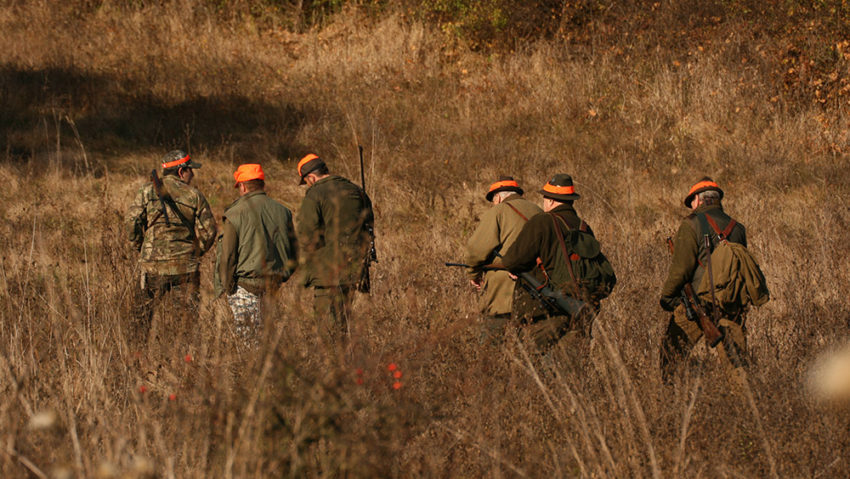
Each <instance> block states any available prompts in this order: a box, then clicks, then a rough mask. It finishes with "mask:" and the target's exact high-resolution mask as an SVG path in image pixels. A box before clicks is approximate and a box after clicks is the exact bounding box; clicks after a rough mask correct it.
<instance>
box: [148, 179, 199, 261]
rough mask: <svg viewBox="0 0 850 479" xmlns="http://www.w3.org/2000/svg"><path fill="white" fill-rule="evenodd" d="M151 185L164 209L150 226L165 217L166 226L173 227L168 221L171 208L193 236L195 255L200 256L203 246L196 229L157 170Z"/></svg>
mask: <svg viewBox="0 0 850 479" xmlns="http://www.w3.org/2000/svg"><path fill="white" fill-rule="evenodd" d="M151 183H153V190H154V193H156V197H157V198H158V199H159V204H160V206H162V209H161V210H160V212H159V214H158V215H157V216H155V217H154V219H152V220H151V221H150V224H151V225H152V224H153V223H154V221H156V220H157V219H158V218H159V217H160V216H165V224H166V225H168V226H171V222H170V221H169V220H168V209H169V208H170V209H171V212H172V213H174V214H175V215H176V216H177V219H179V220H180V224H182V225H183V227H184V228H186V229H187V230H188V231H189V234H190V235H191V236H192V246H193V247H194V249H195V254H196V255H197V256H200V253H201V245H200V241H199V240H198V235H196V234H195V228H194V227H193V226H192V223H190V222H189V220H188V219H187V218H186V216H184V215H183V213H181V212H180V209H179V208H177V204H176V203H174V198H172V197H171V194H169V193H168V192H166V191H165V189H164V185H163V184H162V180H161V179H159V176H158V175H157V174H156V169H153V170H151ZM166 204H167V205H168V208H166V206H165V205H166Z"/></svg>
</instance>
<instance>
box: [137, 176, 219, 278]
mask: <svg viewBox="0 0 850 479" xmlns="http://www.w3.org/2000/svg"><path fill="white" fill-rule="evenodd" d="M162 184H163V192H164V194H165V195H167V196H169V197H170V198H171V199H172V200H173V203H172V202H168V201H167V202H166V207H165V214H163V213H162V203H161V202H160V200H159V198H158V197H157V196H156V192H155V191H154V188H153V185H152V184H150V183H148V184H146V185H144V186H142V187H141V188H140V189H139V191H138V193H136V198H135V199H134V200H133V204H132V205H130V209H129V210H128V211H127V217H126V225H127V232H128V236H129V240H130V242H131V243H132V244H133V246H134V247H135V248H136V249H137V250H139V251H140V253H141V254H140V256H139V264H140V265H141V267H142V271H143V272H145V273H152V274H159V275H177V274H186V273H194V272H196V271H198V265H199V263H200V257H201V256H202V255H203V254H204V253H206V252H207V250H209V249H210V247H211V246H212V244H213V241H214V240H215V235H216V225H215V217H213V214H212V211H211V210H210V205H209V203H207V199H206V198H204V195H203V194H201V192H200V191H198V190H197V189H195V188H193V187H191V186H189V185H187V184H186V183H183V182H182V181H180V179H179V178H177V177H176V176H173V175H168V176H165V177H163V179H162ZM175 208H176V211H175ZM178 212H179V214H178ZM181 216H182V219H181Z"/></svg>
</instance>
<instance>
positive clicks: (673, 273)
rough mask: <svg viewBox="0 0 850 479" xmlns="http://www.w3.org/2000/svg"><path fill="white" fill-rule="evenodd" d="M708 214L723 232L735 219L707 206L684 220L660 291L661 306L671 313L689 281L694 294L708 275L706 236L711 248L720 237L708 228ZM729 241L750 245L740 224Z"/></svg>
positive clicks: (717, 207) (715, 207) (698, 209)
mask: <svg viewBox="0 0 850 479" xmlns="http://www.w3.org/2000/svg"><path fill="white" fill-rule="evenodd" d="M706 215H708V216H711V218H712V219H713V220H714V221H715V222H716V223H717V226H718V227H719V228H720V229H721V230H722V229H724V228H726V227H727V226H728V225H729V221H731V219H732V218H730V217H729V215H727V214H726V213H725V212H724V211H723V208H722V207H721V206H720V205H706V206H700V207H699V208H697V209H696V210H695V211H694V212H693V213H691V214H690V215H688V216H687V217H686V218H685V219H684V220H682V223H681V224H680V225H679V230H678V231H677V232H676V238H675V239H674V240H673V262H672V263H671V264H670V271H669V273H668V274H667V280H666V281H665V282H664V286H663V287H662V289H661V307H662V308H664V309H666V310H668V311H672V310H673V309H674V308H675V307H676V305H677V304H679V295H680V294H681V291H682V288H683V287H684V286H685V284H686V283H687V282H689V281H690V282H691V284H692V285H693V288H694V291H696V290H697V288H698V287H699V283H700V280H701V279H702V275H703V273H704V272H705V269H704V268H703V266H702V265H703V264H705V261H706V259H707V251H706V248H705V241H704V240H703V235H704V234H709V237H710V238H711V239H712V249H713V248H714V246H715V245H716V243H717V239H716V236H717V235H715V234H714V233H713V230H711V227H710V226H708V223H707V221H706V220H705V216H706ZM727 240H728V241H730V242H732V243H740V244H742V245H744V246H747V231H746V229H745V228H744V225H742V224H740V223H737V224H736V225H735V227H734V228H732V232H731V233H729V237H728V238H727Z"/></svg>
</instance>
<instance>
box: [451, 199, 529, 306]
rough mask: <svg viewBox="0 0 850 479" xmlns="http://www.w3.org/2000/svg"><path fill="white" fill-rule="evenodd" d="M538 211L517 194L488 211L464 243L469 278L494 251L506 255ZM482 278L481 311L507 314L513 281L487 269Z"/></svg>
mask: <svg viewBox="0 0 850 479" xmlns="http://www.w3.org/2000/svg"><path fill="white" fill-rule="evenodd" d="M514 208H515V209H514ZM538 213H542V210H541V209H540V207H539V206H537V205H535V204H534V203H532V202H530V201H528V200H526V199H524V198H523V197H521V196H520V195H516V194H514V195H510V196H508V197H507V198H505V200H504V201H503V202H501V203H499V204H498V205H496V206H494V207H492V208H490V209H489V210H487V212H486V213H484V215H482V216H481V222H480V223H479V224H478V228H476V229H475V232H474V233H473V234H472V237H471V238H469V242H468V243H467V245H466V263H467V264H469V265H470V266H472V268H471V269H470V270H469V275H470V277H472V278H475V277H477V276H478V275H479V274H480V272H479V270H478V269H477V267H479V266H482V265H485V264H488V263H491V262H492V261H493V258H494V256H495V255H494V252H496V253H498V254H500V255H503V254H505V252H507V250H508V248H510V247H511V245H512V244H513V243H514V241H515V240H516V238H517V236H519V232H520V231H521V230H522V227H523V226H525V223H526V221H527V220H528V219H529V218H531V217H533V216H534V215H536V214H538ZM483 280H484V283H483V285H482V288H481V289H482V295H481V300H480V303H479V304H480V306H481V311H482V312H483V313H484V314H486V315H488V316H495V315H498V314H508V313H510V312H511V307H512V303H513V294H514V281H513V280H512V279H511V278H510V276H509V275H508V272H507V271H488V272H486V273H485V274H484V278H483Z"/></svg>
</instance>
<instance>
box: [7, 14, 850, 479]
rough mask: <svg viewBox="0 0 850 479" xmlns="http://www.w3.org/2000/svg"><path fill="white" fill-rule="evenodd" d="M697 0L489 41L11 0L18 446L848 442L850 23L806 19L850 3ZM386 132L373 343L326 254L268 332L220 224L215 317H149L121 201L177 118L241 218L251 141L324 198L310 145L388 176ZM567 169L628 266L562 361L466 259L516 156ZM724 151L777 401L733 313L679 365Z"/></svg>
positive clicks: (130, 457) (125, 457)
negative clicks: (662, 355)
mask: <svg viewBox="0 0 850 479" xmlns="http://www.w3.org/2000/svg"><path fill="white" fill-rule="evenodd" d="M148 3H149V4H148ZM210 3H214V2H210ZM250 3H251V2H247V1H246V2H234V4H237V5H244V4H250ZM367 3H368V2H367ZM579 3H582V4H585V3H587V2H579ZM627 3H628V4H629V5H631V3H629V2H623V4H624V5H625V4H627ZM721 3H723V2H721ZM797 3H800V2H797ZM221 4H222V5H226V2H221ZM685 4H687V5H692V6H693V5H694V4H691V3H687V2H682V4H681V5H678V4H677V2H662V3H659V4H656V5H657V7H653V9H652V12H656V11H657V14H656V13H648V12H650V11H649V10H647V11H646V12H644V14H645V15H647V17H645V18H653V19H654V20H653V21H654V22H655V23H654V24H650V25H649V26H648V27H646V29H644V30H638V29H637V28H638V26H637V25H636V24H637V23H638V22H637V21H635V22H633V23H628V22H626V21H625V20H623V23H622V24H617V23H612V21H610V16H609V17H600V18H599V19H598V21H596V22H593V21H591V22H589V23H587V24H582V25H577V26H574V27H570V28H573V29H572V30H569V31H568V32H567V33H569V35H567V34H564V35H561V36H560V37H558V36H550V37H548V38H542V39H538V40H535V41H522V42H520V41H517V42H516V43H515V44H514V45H513V46H512V47H511V48H494V49H479V48H474V49H470V48H465V47H464V43H463V42H462V41H458V40H457V38H456V37H447V36H446V35H447V34H446V32H445V31H444V29H442V30H441V29H440V28H437V27H435V26H434V25H433V24H432V23H428V22H425V21H419V20H417V19H415V18H412V17H411V16H409V15H407V14H405V13H404V12H403V11H401V10H394V9H391V8H387V9H384V10H381V11H380V12H379V13H374V12H372V10H367V9H365V7H363V8H356V7H345V8H342V9H341V11H339V13H336V14H334V15H332V16H329V17H327V18H326V19H325V21H324V22H322V25H323V26H322V27H321V28H319V27H309V26H304V25H302V26H301V27H299V28H290V27H289V26H287V25H288V24H286V23H283V22H282V23H281V24H280V25H277V24H275V22H274V21H271V20H268V19H265V20H263V21H262V22H261V21H260V20H257V18H258V17H256V16H255V17H251V16H248V17H244V18H243V17H237V18H232V17H228V18H224V17H222V14H221V12H219V13H216V11H215V10H214V9H212V8H210V7H203V6H201V5H200V2H191V1H188V0H186V1H180V0H175V1H164V2H101V3H97V2H87V1H82V0H80V1H75V2H61V3H60V2H57V3H53V2H47V1H32V2H23V1H10V0H7V1H0V31H2V32H3V34H2V35H0V99H2V103H0V104H1V105H2V106H0V147H2V149H3V152H2V153H0V158H2V161H0V173H2V177H3V178H4V179H5V184H6V187H4V188H2V189H0V202H2V205H3V207H2V208H0V238H2V239H3V244H4V245H5V247H4V248H3V253H2V262H0V292H2V293H1V294H0V392H2V394H0V475H3V476H4V477H102V478H109V477H228V478H229V477H276V476H291V477H324V476H333V477H340V476H349V477H418V476H425V477H482V476H483V477H550V476H554V477H575V476H583V477H643V476H652V477H770V476H776V477H780V476H781V477H846V476H848V475H850V462H848V457H850V434H848V428H850V415H849V414H848V410H847V408H846V407H841V406H836V405H824V404H821V403H818V402H816V401H814V400H813V399H812V398H811V397H810V395H809V393H808V391H807V389H806V377H807V374H808V371H809V368H810V367H811V364H812V362H813V361H814V360H815V358H816V357H818V355H820V354H822V353H824V352H825V351H829V350H831V349H832V348H835V347H839V346H840V345H841V344H843V343H844V342H845V341H846V339H847V336H848V334H847V332H848V326H850V319H848V318H850V306H848V301H847V298H846V294H845V291H847V290H848V288H850V272H848V271H850V270H848V266H849V265H850V264H848V259H847V255H846V251H847V250H848V249H850V236H848V235H847V230H848V227H850V211H848V209H847V207H846V205H844V201H843V198H844V195H845V194H850V176H848V174H847V173H846V171H845V168H847V166H848V156H847V152H848V151H850V138H849V137H848V116H847V114H846V111H847V106H848V99H847V97H846V94H847V92H848V90H850V87H847V88H846V89H845V86H846V85H847V82H848V81H850V77H848V72H850V49H848V47H847V45H846V42H845V43H842V42H841V41H833V40H832V39H831V38H832V37H830V36H829V35H827V34H825V33H824V34H823V35H822V37H818V35H817V32H818V31H819V30H818V25H821V23H818V24H817V25H816V24H815V23H812V24H811V25H812V26H811V28H809V23H808V22H809V21H812V22H815V21H822V23H823V24H826V23H828V22H827V21H826V20H830V19H832V18H833V16H835V17H836V18H838V16H837V15H838V14H836V13H835V12H834V11H832V12H831V13H830V11H826V10H823V11H821V10H814V11H812V12H810V13H811V15H810V16H809V17H806V18H805V19H803V18H799V19H798V17H789V18H790V20H788V22H790V23H791V24H793V25H796V27H795V28H794V29H791V28H788V29H784V30H783V29H780V28H776V29H771V28H758V27H755V26H753V25H755V23H748V21H750V20H748V18H747V17H745V18H737V17H735V16H733V15H726V16H723V17H722V18H720V17H718V19H717V20H716V21H712V22H713V23H711V25H710V28H709V27H705V26H703V27H700V28H696V27H694V24H693V22H689V21H687V19H688V18H691V19H692V18H694V17H693V15H691V16H688V15H687V13H688V12H687V11H685V10H684V7H683V6H682V5H685ZM696 4H699V2H696ZM742 4H743V2H742ZM92 5H99V6H98V7H93V6H92ZM712 5H714V4H712ZM234 8H235V7H234ZM245 8H247V7H245ZM624 8H625V7H624ZM632 8H633V9H635V10H630V11H636V10H639V8H638V7H635V6H634V5H632ZM694 8H696V7H694ZM705 8H708V7H705ZM565 9H566V7H565ZM611 11H612V12H613V11H614V10H611ZM695 11H696V10H695ZM368 12H371V13H368ZM842 12H843V11H842ZM367 13H368V14H367ZM627 13H628V11H627ZM697 13H700V12H697ZM700 14H704V15H707V16H709V17H710V16H711V15H713V13H711V12H708V13H704V12H703V13H700ZM610 15H613V13H610ZM694 15H696V13H694ZM749 15H751V16H752V15H756V17H757V15H758V14H757V13H750V14H749ZM641 18H644V17H641ZM712 18H713V17H712ZM749 18H750V19H751V17H749ZM842 18H843V17H842ZM606 19H607V20H606ZM765 23H766V24H769V25H775V24H776V22H773V23H770V22H765ZM571 25H572V24H571ZM612 25H613V26H616V25H621V26H622V25H627V26H628V27H629V28H631V29H632V30H627V31H631V32H632V34H631V35H621V33H622V32H621V31H620V30H617V29H615V28H614V27H613V26H612ZM653 25H654V26H653ZM662 27H663V28H662ZM668 27H669V28H668ZM680 31H685V32H688V33H689V34H688V35H684V36H682V35H679V32H680ZM829 31H830V32H832V33H835V32H836V31H838V32H839V33H840V32H841V30H840V29H839V30H835V29H833V30H829ZM294 32H300V33H294ZM638 32H642V35H643V36H640V35H638V34H637V33H638ZM800 32H803V33H800ZM562 33H563V31H562ZM839 37H840V35H839ZM818 42H821V43H818ZM845 49H848V53H846V54H845ZM817 52H827V53H823V55H826V57H824V58H826V59H824V58H821V57H819V56H817ZM845 55H847V56H845ZM833 75H834V76H833ZM358 144H361V145H363V146H364V147H365V156H366V158H365V159H366V176H367V187H368V192H369V194H370V196H371V197H372V199H373V202H374V204H375V209H376V231H377V243H378V245H377V246H378V255H379V263H377V264H376V265H375V266H374V269H373V288H374V291H373V293H372V295H371V296H370V297H360V298H358V301H357V303H356V311H355V325H354V331H353V335H352V348H351V351H350V352H348V353H346V354H343V353H342V352H340V351H336V350H334V349H333V348H330V347H328V346H327V345H324V344H321V342H320V341H319V339H318V335H317V334H316V333H315V328H314V324H313V323H312V321H311V319H310V316H309V313H308V311H310V301H311V296H310V294H309V293H308V292H305V291H304V290H301V289H300V288H298V287H297V285H296V284H288V285H287V286H286V287H285V288H284V289H283V290H282V291H281V292H280V294H279V296H278V297H277V298H276V312H275V313H274V314H272V315H271V317H272V318H271V320H270V321H268V323H267V324H266V329H265V336H266V338H265V342H264V344H263V346H262V347H261V348H260V349H259V350H256V351H246V350H243V349H240V346H239V345H238V342H237V340H236V338H235V337H234V334H233V330H232V324H231V316H230V312H229V310H228V308H227V305H226V304H225V303H224V302H223V300H222V299H215V298H213V297H212V285H211V283H212V274H211V270H212V263H213V258H212V255H211V254H208V255H207V256H205V257H204V259H203V263H202V279H201V281H202V290H203V291H202V304H201V313H200V315H199V317H198V318H197V321H195V322H193V323H192V324H185V323H179V322H174V321H168V320H167V319H162V320H161V321H160V322H159V323H158V325H157V328H159V330H160V331H161V334H160V340H159V341H154V342H152V343H151V344H150V345H149V346H148V347H147V348H146V349H145V350H144V351H139V350H135V349H134V348H133V347H132V346H131V343H130V342H129V340H128V333H127V331H128V328H129V316H128V311H129V308H130V306H131V305H130V297H131V294H130V291H131V288H133V287H134V285H136V284H137V281H138V270H137V266H136V262H135V260H136V257H135V253H134V252H133V251H131V248H130V247H129V244H128V242H127V240H126V232H125V229H124V224H123V217H124V214H125V212H126V209H127V207H128V205H129V204H130V201H131V200H132V197H133V195H134V194H135V191H136V190H137V189H138V188H139V187H140V186H141V185H142V184H143V183H144V182H145V178H146V173H147V172H149V170H150V169H151V168H153V167H154V166H156V165H157V162H158V159H159V158H160V157H161V156H162V155H163V154H164V153H165V152H167V151H168V150H170V149H173V148H182V149H187V150H188V151H190V153H191V154H192V157H193V159H195V160H197V161H200V162H201V163H203V164H204V167H203V168H202V169H201V170H199V171H198V172H197V175H196V183H195V186H197V187H198V188H199V189H200V190H201V191H202V192H203V193H204V194H205V195H206V197H207V198H208V199H209V201H210V204H211V206H212V208H213V211H214V213H215V214H216V216H217V217H218V218H220V215H221V213H222V212H223V210H224V208H225V207H226V206H227V205H228V204H229V203H230V202H231V201H232V200H234V199H235V198H236V195H237V193H236V191H235V190H234V189H233V188H232V176H231V174H232V172H233V171H234V169H235V168H236V166H237V165H238V164H240V163H243V162H259V163H261V164H262V165H263V168H264V169H265V170H266V174H267V179H266V181H267V185H268V191H269V194H270V195H271V196H272V197H274V198H276V199H278V200H280V201H281V202H283V203H284V204H287V205H289V206H290V207H291V208H293V210H295V209H296V208H297V206H298V204H299V201H300V199H301V197H302V195H303V189H301V188H299V187H298V186H297V185H296V183H297V177H296V175H295V165H296V162H297V160H298V158H300V157H301V156H302V155H303V154H306V153H308V152H315V153H318V154H319V155H321V156H322V157H323V158H324V159H325V160H326V161H327V162H328V164H329V166H330V167H331V169H332V170H334V171H335V172H337V173H340V174H342V175H343V176H346V177H348V178H350V179H352V180H355V181H356V180H357V179H358V176H359V169H358V168H359V165H358V159H357V145H358ZM559 172H564V173H570V174H572V175H573V178H574V179H575V181H576V188H577V190H578V192H579V193H581V194H582V200H581V201H580V202H578V203H577V209H578V212H579V214H580V215H581V216H582V217H583V218H584V219H585V220H586V221H587V222H588V223H589V224H590V225H591V226H592V227H593V230H594V232H595V233H596V235H597V237H598V238H599V240H600V242H601V243H602V245H603V249H604V252H605V253H606V255H607V256H608V257H609V259H610V260H611V262H612V264H613V265H614V267H615V270H616V272H617V275H618V278H619V282H618V285H617V288H616V289H615V290H614V293H613V294H612V295H611V296H610V298H609V299H607V300H606V301H605V302H604V303H603V307H602V312H601V315H600V317H599V334H597V335H596V336H595V337H594V339H593V340H592V341H589V342H588V343H587V344H586V345H585V346H584V347H583V348H582V350H580V351H575V350H565V349H564V348H559V349H557V350H556V353H555V354H554V363H555V367H554V368H545V367H543V366H542V365H541V364H540V361H539V360H538V359H537V356H536V355H535V354H534V353H533V352H532V351H529V350H528V349H527V348H526V347H525V346H524V345H523V344H522V343H521V342H520V341H517V339H516V338H515V337H513V336H511V337H509V338H508V340H507V342H506V343H505V345H504V346H502V347H499V348H496V347H492V346H489V345H481V344H480V343H479V340H478V334H479V327H480V319H479V317H478V312H477V309H476V298H475V296H474V294H473V292H472V291H471V290H470V288H469V287H468V285H467V281H466V279H465V278H464V277H463V275H462V274H461V272H460V271H457V270H448V269H447V268H444V267H443V266H442V263H443V262H444V261H456V260H460V259H462V255H463V248H464V245H465V242H466V239H467V238H468V237H469V235H470V234H471V232H472V231H473V229H474V227H475V225H476V221H477V219H476V218H477V216H478V215H480V214H481V213H482V212H483V211H485V210H486V208H487V207H488V205H487V204H486V202H485V201H484V199H483V196H484V193H485V191H486V188H487V186H488V185H489V184H490V182H492V181H493V180H494V179H495V178H496V177H497V176H498V175H502V174H511V175H513V176H515V177H517V178H518V179H519V180H520V182H521V184H522V185H523V186H524V187H525V189H526V191H528V192H529V194H528V195H527V196H528V197H529V198H531V199H532V200H534V201H539V200H540V195H539V194H538V193H537V192H536V191H537V189H539V187H540V186H542V184H544V183H545V181H546V180H547V178H548V177H550V176H551V175H552V174H554V173H559ZM706 174H708V175H711V176H712V177H714V178H715V179H716V180H717V181H718V182H719V183H720V184H721V186H722V187H723V189H724V190H725V192H726V199H725V200H724V205H725V208H726V210H727V212H729V213H730V214H731V215H732V216H734V217H735V218H737V219H738V220H739V221H740V222H741V223H744V224H745V225H746V226H747V230H748V236H749V240H750V248H751V250H752V251H753V252H754V253H755V254H756V256H757V258H758V259H759V261H760V263H761V265H762V268H763V270H764V272H765V274H766V276H767V279H768V285H769V287H770V290H771V294H772V300H771V301H770V302H769V303H768V304H767V305H766V306H764V307H763V308H761V309H759V310H757V311H753V312H752V313H751V315H750V318H749V324H748V327H749V337H748V341H749V347H750V351H751V354H752V359H753V366H752V368H751V370H750V375H749V380H750V383H751V387H752V391H753V399H754V401H753V403H752V404H750V403H749V402H747V401H746V400H745V399H744V398H742V397H740V396H739V395H737V394H733V393H732V392H731V391H730V390H729V387H728V386H729V385H728V380H727V377H726V375H725V372H724V371H723V369H722V367H721V364H720V362H719V360H718V358H717V356H716V354H715V352H714V351H712V350H708V349H706V348H704V347H700V348H698V349H697V351H696V359H697V361H694V363H693V364H689V365H683V367H682V370H681V371H680V374H678V375H677V376H676V378H675V379H674V381H673V384H672V385H665V384H663V383H662V382H661V380H660V370H659V361H658V346H659V342H660V339H661V335H662V332H663V328H664V326H665V325H666V320H667V318H666V315H665V314H664V313H663V311H662V310H661V309H660V307H659V306H658V296H659V291H660V287H661V283H662V282H663V280H664V278H665V275H666V272H667V268H668V265H669V258H668V253H667V250H666V246H665V244H664V238H665V237H666V236H668V235H671V234H673V233H674V232H675V229H676V227H677V226H678V222H679V220H680V218H681V217H682V216H684V215H685V214H686V210H685V209H684V208H683V207H682V206H681V201H682V198H683V196H684V195H685V193H686V192H687V189H688V188H689V187H690V185H691V184H693V183H694V182H695V181H696V180H698V179H699V178H700V177H701V176H703V175H706ZM296 220H297V218H296ZM390 363H392V364H395V365H397V367H398V369H399V370H401V371H402V374H403V376H402V379H401V383H402V385H401V387H400V388H399V389H394V388H393V383H394V381H395V379H394V378H393V377H392V376H391V373H390V372H389V371H388V369H387V368H388V365H389V364H390ZM358 370H360V371H361V373H358ZM151 371H156V373H155V374H153V375H152V374H150V372H151ZM172 395H173V396H172ZM752 405H755V407H756V409H757V412H758V418H757V417H756V416H754V411H753V408H752Z"/></svg>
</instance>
